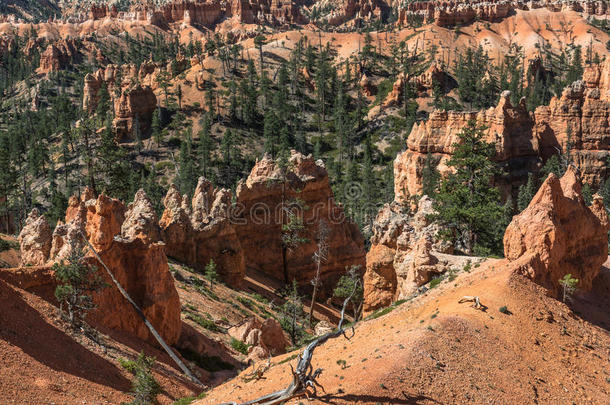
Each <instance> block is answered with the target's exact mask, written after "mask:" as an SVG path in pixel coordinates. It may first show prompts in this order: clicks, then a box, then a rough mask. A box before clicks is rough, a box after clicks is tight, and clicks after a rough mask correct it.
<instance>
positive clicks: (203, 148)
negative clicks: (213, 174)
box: [198, 115, 213, 178]
mask: <svg viewBox="0 0 610 405" xmlns="http://www.w3.org/2000/svg"><path fill="white" fill-rule="evenodd" d="M212 148H213V145H212V138H211V137H210V119H209V117H208V116H207V115H206V116H205V118H204V119H203V125H202V127H201V130H200V131H199V150H198V154H199V172H200V174H201V175H202V176H203V177H205V178H208V176H209V172H210V165H211V159H212Z"/></svg>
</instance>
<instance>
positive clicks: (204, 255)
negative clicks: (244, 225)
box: [160, 177, 245, 287]
mask: <svg viewBox="0 0 610 405" xmlns="http://www.w3.org/2000/svg"><path fill="white" fill-rule="evenodd" d="M231 197H232V196H231V192H230V191H229V190H226V189H214V188H213V187H212V184H211V183H210V182H209V181H208V180H206V179H205V178H203V177H202V178H200V179H199V182H198V184H197V188H196V189H195V194H194V196H193V199H192V202H191V204H189V201H188V200H187V199H186V196H184V197H181V196H180V193H179V192H178V189H177V188H176V187H175V186H173V185H172V186H171V187H170V189H169V191H168V192H167V196H166V197H165V200H164V201H163V203H164V205H165V211H164V212H163V216H162V217H161V221H160V225H161V237H162V238H163V240H164V241H165V244H166V246H167V254H168V255H169V256H170V257H173V258H175V259H176V260H179V261H181V262H183V263H185V264H188V265H189V266H192V267H194V268H195V269H197V270H199V271H203V270H204V269H205V266H206V265H207V264H208V263H209V262H210V260H213V261H214V263H215V264H216V271H217V273H218V274H219V276H220V277H221V278H222V279H223V281H225V282H226V283H227V284H229V285H231V286H233V287H239V286H240V285H241V283H242V281H243V278H244V274H245V261H244V252H243V249H242V246H241V243H240V240H239V239H238V237H237V233H236V230H235V226H234V225H233V223H232V222H231V220H230V218H229V216H230V214H231Z"/></svg>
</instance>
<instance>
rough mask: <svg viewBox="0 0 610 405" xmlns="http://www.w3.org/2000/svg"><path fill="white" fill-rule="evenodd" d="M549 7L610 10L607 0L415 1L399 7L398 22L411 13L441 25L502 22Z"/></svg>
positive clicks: (605, 12)
mask: <svg viewBox="0 0 610 405" xmlns="http://www.w3.org/2000/svg"><path fill="white" fill-rule="evenodd" d="M537 8H547V9H549V10H550V11H557V12H559V11H578V12H581V13H583V14H584V15H585V16H606V15H608V13H610V7H608V4H607V2H605V1H590V0H579V1H569V2H567V1H566V2H562V1H552V0H534V1H529V2H522V1H513V0H488V1H465V0H453V1H415V2H409V3H407V4H405V5H404V6H402V5H401V6H399V10H398V24H405V23H406V22H407V18H408V16H413V15H418V16H421V17H422V18H423V20H424V22H425V23H429V24H436V25H438V26H439V27H453V26H456V25H465V24H470V23H472V22H473V21H475V20H483V21H499V20H502V19H504V18H506V17H508V16H509V15H510V14H511V13H513V12H514V11H515V10H533V9H537Z"/></svg>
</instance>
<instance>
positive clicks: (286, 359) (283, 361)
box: [277, 353, 299, 365]
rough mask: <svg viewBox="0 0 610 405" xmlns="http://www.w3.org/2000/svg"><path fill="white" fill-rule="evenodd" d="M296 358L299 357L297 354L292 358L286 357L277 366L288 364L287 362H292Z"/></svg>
mask: <svg viewBox="0 0 610 405" xmlns="http://www.w3.org/2000/svg"><path fill="white" fill-rule="evenodd" d="M297 357H299V355H298V354H297V353H295V354H293V355H292V356H289V357H286V358H285V359H284V360H282V361H280V362H279V363H277V364H278V365H280V364H284V363H288V362H289V361H292V360H294V359H296V358H297Z"/></svg>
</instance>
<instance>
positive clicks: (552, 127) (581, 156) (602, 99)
mask: <svg viewBox="0 0 610 405" xmlns="http://www.w3.org/2000/svg"><path fill="white" fill-rule="evenodd" d="M534 116H535V122H536V125H535V128H534V137H538V138H539V139H540V153H541V154H542V155H543V156H549V155H551V154H553V153H556V152H557V149H562V150H564V151H565V150H566V149H567V148H568V147H569V148H570V153H571V154H572V155H573V161H574V163H575V164H576V165H577V167H578V169H579V170H580V172H581V173H582V177H583V180H584V181H585V182H586V183H589V184H593V185H595V186H598V185H599V184H600V183H601V182H602V181H603V180H604V179H605V178H606V177H608V175H610V171H609V169H608V163H607V158H608V156H610V122H609V117H610V60H606V61H604V62H602V64H600V65H595V64H592V65H589V66H586V67H585V71H584V74H583V79H582V81H577V82H574V83H573V84H572V85H570V86H568V87H566V88H565V89H564V91H563V93H562V94H561V97H554V98H553V99H552V100H551V102H550V104H549V106H542V107H538V108H537V109H536V112H535V114H534ZM568 145H569V146H568Z"/></svg>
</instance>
